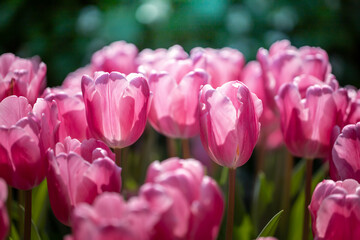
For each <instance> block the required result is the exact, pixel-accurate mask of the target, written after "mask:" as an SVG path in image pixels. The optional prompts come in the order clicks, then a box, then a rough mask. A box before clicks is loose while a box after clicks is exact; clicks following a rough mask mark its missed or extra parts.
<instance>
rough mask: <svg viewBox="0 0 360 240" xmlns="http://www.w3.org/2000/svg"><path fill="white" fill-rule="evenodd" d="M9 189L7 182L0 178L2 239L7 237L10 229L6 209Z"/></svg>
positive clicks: (0, 236)
mask: <svg viewBox="0 0 360 240" xmlns="http://www.w3.org/2000/svg"><path fill="white" fill-rule="evenodd" d="M7 197H8V189H7V186H6V183H5V181H4V180H3V179H1V178H0V240H3V239H5V237H6V236H7V234H8V231H9V217H8V214H7V210H6V200H7Z"/></svg>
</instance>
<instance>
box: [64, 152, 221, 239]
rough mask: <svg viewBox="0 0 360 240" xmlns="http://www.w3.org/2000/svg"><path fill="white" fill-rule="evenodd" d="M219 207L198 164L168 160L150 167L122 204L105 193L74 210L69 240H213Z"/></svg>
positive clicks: (217, 197)
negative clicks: (129, 196)
mask: <svg viewBox="0 0 360 240" xmlns="http://www.w3.org/2000/svg"><path fill="white" fill-rule="evenodd" d="M223 208H224V203H223V198H222V194H221V192H220V190H219V187H218V186H217V184H216V182H215V181H214V180H212V179H211V178H209V177H207V176H204V169H203V167H202V166H201V164H200V163H199V162H198V161H196V160H193V159H187V160H182V159H179V158H170V159H167V160H165V161H162V162H161V163H159V162H158V161H156V162H154V163H152V164H151V165H150V167H149V169H148V173H147V178H146V183H145V184H144V185H143V186H141V188H140V190H139V195H138V196H133V197H132V198H130V199H129V200H128V202H127V203H125V202H124V201H123V199H122V198H121V197H120V196H119V195H114V194H110V193H104V194H102V195H100V196H98V197H97V198H96V200H95V201H94V203H93V205H92V206H89V205H88V204H80V205H79V206H78V207H76V208H75V210H74V213H73V218H72V219H73V220H72V221H73V226H72V229H73V235H72V236H71V237H68V239H79V240H81V239H106V237H107V238H109V237H113V238H116V239H117V238H119V239H151V240H155V239H156V240H162V239H179V240H180V239H183V240H185V239H187V240H196V239H216V238H217V234H218V231H219V227H220V223H221V218H222V215H223Z"/></svg>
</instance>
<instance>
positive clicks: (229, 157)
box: [200, 81, 262, 168]
mask: <svg viewBox="0 0 360 240" xmlns="http://www.w3.org/2000/svg"><path fill="white" fill-rule="evenodd" d="M200 108H201V111H200V129H201V130H200V137H201V141H202V143H203V146H204V148H205V149H206V150H207V152H208V154H209V156H210V157H211V159H212V160H214V161H215V162H216V163H218V164H219V165H221V166H226V167H229V168H237V167H239V166H241V165H243V164H245V163H246V162H247V161H248V160H249V158H250V156H251V154H252V152H253V150H254V147H255V144H256V142H257V140H258V137H259V134H260V123H259V118H260V116H261V113H262V103H261V100H259V99H258V98H257V97H256V95H255V94H253V93H251V92H250V91H249V89H248V88H247V87H246V86H245V85H244V84H243V83H241V82H239V81H232V82H227V83H225V84H224V85H222V86H221V87H218V88H216V89H213V88H212V87H211V86H210V85H209V84H207V85H205V86H204V87H203V88H202V90H201V92H200Z"/></svg>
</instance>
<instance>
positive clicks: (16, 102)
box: [0, 96, 49, 190]
mask: <svg viewBox="0 0 360 240" xmlns="http://www.w3.org/2000/svg"><path fill="white" fill-rule="evenodd" d="M34 108H35V107H34ZM32 110H33V109H32V107H31V105H30V104H29V102H28V100H27V99H26V98H25V97H17V96H9V97H7V98H5V99H3V100H2V101H1V102H0V177H2V178H4V179H5V181H6V182H7V183H8V184H9V185H10V186H12V187H14V188H17V189H22V190H29V189H31V188H33V187H35V186H37V185H38V184H40V183H41V182H42V180H43V179H44V178H45V174H46V171H47V166H48V164H47V161H46V159H45V151H46V149H47V146H49V143H48V141H47V140H44V139H42V138H41V136H42V135H43V134H42V131H43V130H44V129H41V126H42V125H43V124H42V123H41V120H39V119H37V118H36V116H35V115H34V114H33V113H32ZM46 118H47V116H45V115H43V118H42V119H43V120H44V122H46V121H45V120H46Z"/></svg>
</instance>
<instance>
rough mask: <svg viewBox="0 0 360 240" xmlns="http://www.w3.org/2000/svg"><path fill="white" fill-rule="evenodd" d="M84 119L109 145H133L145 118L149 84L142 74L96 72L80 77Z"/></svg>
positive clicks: (143, 126) (117, 146) (92, 131)
mask: <svg viewBox="0 0 360 240" xmlns="http://www.w3.org/2000/svg"><path fill="white" fill-rule="evenodd" d="M82 93H83V97H84V102H85V110H86V119H87V123H88V126H89V130H90V132H91V134H92V135H93V136H94V137H96V138H98V139H101V140H102V141H104V142H105V143H106V144H107V145H108V146H109V147H112V148H123V147H126V146H129V145H131V144H133V143H134V142H135V141H136V140H138V139H139V138H140V136H141V134H142V133H143V131H144V129H145V125H146V121H147V113H148V104H149V96H150V91H149V86H148V83H147V81H146V79H145V78H144V77H143V75H141V74H129V75H128V76H125V75H123V74H121V73H118V72H111V73H105V72H97V73H96V74H95V80H93V79H92V78H90V77H89V76H87V75H85V76H83V78H82Z"/></svg>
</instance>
